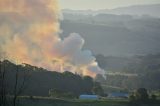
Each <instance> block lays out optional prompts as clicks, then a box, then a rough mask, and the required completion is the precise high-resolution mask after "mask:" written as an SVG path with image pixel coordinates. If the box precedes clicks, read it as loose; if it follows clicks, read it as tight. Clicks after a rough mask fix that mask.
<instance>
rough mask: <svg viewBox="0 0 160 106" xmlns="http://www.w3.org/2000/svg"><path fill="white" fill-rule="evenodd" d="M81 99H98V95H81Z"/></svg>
mask: <svg viewBox="0 0 160 106" xmlns="http://www.w3.org/2000/svg"><path fill="white" fill-rule="evenodd" d="M79 99H88V100H98V99H99V96H98V95H80V96H79Z"/></svg>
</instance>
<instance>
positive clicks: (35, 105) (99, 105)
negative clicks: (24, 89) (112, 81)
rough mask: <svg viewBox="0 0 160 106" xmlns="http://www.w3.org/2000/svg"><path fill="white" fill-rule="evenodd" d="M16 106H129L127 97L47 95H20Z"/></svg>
mask: <svg viewBox="0 0 160 106" xmlns="http://www.w3.org/2000/svg"><path fill="white" fill-rule="evenodd" d="M159 103H160V102H158V104H157V103H156V104H152V105H151V106H159ZM18 106H130V104H129V100H128V99H104V100H78V99H75V100H71V99H53V98H49V97H32V98H30V97H20V98H19V103H18ZM131 106H133V105H131ZM138 106H139V105H138ZM143 106H150V105H143Z"/></svg>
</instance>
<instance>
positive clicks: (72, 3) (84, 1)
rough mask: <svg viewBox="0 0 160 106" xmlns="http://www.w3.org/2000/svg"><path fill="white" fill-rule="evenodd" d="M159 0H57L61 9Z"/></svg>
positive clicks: (159, 0) (111, 6) (125, 4)
mask: <svg viewBox="0 0 160 106" xmlns="http://www.w3.org/2000/svg"><path fill="white" fill-rule="evenodd" d="M157 3H160V0H59V4H60V7H61V8H62V9H64V8H67V9H78V10H83V9H94V10H97V9H106V8H107V9H110V8H116V7H122V6H129V5H136V4H157Z"/></svg>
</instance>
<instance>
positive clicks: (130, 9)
mask: <svg viewBox="0 0 160 106" xmlns="http://www.w3.org/2000/svg"><path fill="white" fill-rule="evenodd" d="M159 11H160V4H148V5H133V6H127V7H119V8H114V9H101V10H71V9H64V10H63V13H69V14H82V15H89V14H90V15H96V14H116V15H122V14H128V15H138V16H141V15H149V16H152V17H160V12H159Z"/></svg>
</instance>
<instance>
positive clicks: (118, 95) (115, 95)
mask: <svg viewBox="0 0 160 106" xmlns="http://www.w3.org/2000/svg"><path fill="white" fill-rule="evenodd" d="M128 97H129V94H128V93H123V92H114V93H110V94H108V98H128Z"/></svg>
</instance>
